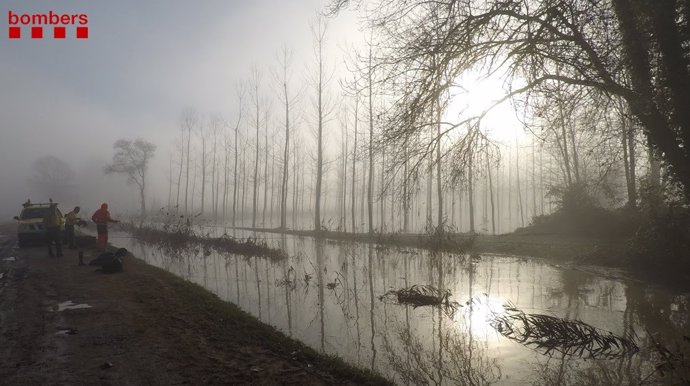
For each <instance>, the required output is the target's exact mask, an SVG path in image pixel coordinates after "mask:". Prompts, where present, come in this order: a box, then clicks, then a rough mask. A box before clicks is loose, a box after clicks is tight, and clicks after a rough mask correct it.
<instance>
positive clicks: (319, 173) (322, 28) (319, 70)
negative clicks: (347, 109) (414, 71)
mask: <svg viewBox="0 0 690 386" xmlns="http://www.w3.org/2000/svg"><path fill="white" fill-rule="evenodd" d="M327 30H328V24H327V23H326V20H325V19H324V18H323V17H321V16H319V17H317V18H316V20H314V22H312V24H311V31H312V37H313V39H314V56H315V60H316V74H315V79H314V80H313V85H314V89H315V92H316V114H317V128H316V138H317V139H316V141H317V145H316V146H317V147H316V183H315V188H314V189H315V191H314V231H315V232H319V231H320V230H321V193H322V187H321V185H322V179H323V163H324V161H323V127H324V124H325V120H326V119H327V115H328V114H329V111H328V106H326V104H325V103H324V102H325V101H324V89H325V87H326V85H327V83H328V81H329V77H328V76H327V75H326V74H325V73H324V72H325V69H324V65H325V63H324V56H323V54H324V52H323V51H324V44H325V41H326V31H327Z"/></svg>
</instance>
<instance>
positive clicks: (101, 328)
mask: <svg viewBox="0 0 690 386" xmlns="http://www.w3.org/2000/svg"><path fill="white" fill-rule="evenodd" d="M13 231H14V228H13V227H12V226H11V225H10V226H0V276H2V277H1V278H0V384H4V385H177V384H192V385H196V384H295V385H304V384H307V385H308V384H312V385H314V384H315V385H318V384H386V381H385V380H383V379H382V378H379V377H377V376H375V375H372V374H370V373H366V372H362V371H360V370H355V369H352V368H350V367H349V366H347V365H345V364H343V363H342V362H340V361H339V360H334V359H332V358H329V357H325V356H322V355H319V354H317V353H315V352H314V351H313V350H311V349H309V348H306V347H304V346H303V345H301V344H300V343H298V342H295V341H293V340H291V339H289V338H287V337H285V336H284V335H283V334H281V333H279V332H277V331H275V330H274V329H272V328H271V327H269V326H266V325H263V324H262V323H260V322H259V321H257V320H256V319H255V318H253V317H252V316H250V315H248V314H246V313H244V312H242V311H241V310H239V309H238V308H237V307H235V306H234V305H232V304H228V303H225V302H222V301H221V300H219V299H218V298H217V297H216V296H215V295H212V294H211V293H209V292H207V291H205V290H204V289H202V288H201V287H198V286H196V285H194V284H191V283H188V282H185V281H184V280H182V279H179V278H177V277H175V276H173V275H171V274H168V273H167V272H165V271H162V270H160V269H158V268H155V267H151V266H148V265H147V264H145V263H144V262H142V261H140V260H138V259H136V258H134V257H132V256H131V255H128V256H127V257H126V262H125V271H124V272H122V273H117V274H110V275H106V274H102V273H100V272H95V270H94V267H90V266H78V264H77V263H78V257H77V251H76V250H69V249H66V250H65V256H64V257H62V258H49V257H48V256H47V253H46V251H45V249H44V248H42V247H35V248H26V249H16V248H15V247H14V245H15V240H14V235H13ZM82 243H93V241H92V239H83V240H82ZM82 250H84V252H85V254H86V258H85V260H86V261H88V260H89V259H90V258H91V257H93V256H94V255H95V254H96V253H95V252H94V251H93V250H92V249H91V248H89V247H84V248H82ZM11 258H14V259H11ZM8 259H9V260H8ZM12 260H14V261H12ZM68 301H71V302H72V304H74V305H77V306H78V305H88V306H90V307H89V308H75V309H65V310H62V311H60V310H59V309H60V306H61V305H63V306H64V305H65V302H68Z"/></svg>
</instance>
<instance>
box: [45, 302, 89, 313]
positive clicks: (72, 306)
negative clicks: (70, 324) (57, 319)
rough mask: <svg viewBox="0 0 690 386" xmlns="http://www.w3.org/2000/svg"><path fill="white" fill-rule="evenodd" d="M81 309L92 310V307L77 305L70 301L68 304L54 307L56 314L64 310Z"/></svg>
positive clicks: (63, 303) (64, 303) (59, 304)
mask: <svg viewBox="0 0 690 386" xmlns="http://www.w3.org/2000/svg"><path fill="white" fill-rule="evenodd" d="M80 308H91V306H90V305H88V304H84V303H82V304H76V303H74V302H73V301H71V300H68V301H66V302H62V303H58V304H56V305H54V306H53V307H52V311H55V312H62V311H64V310H77V309H80Z"/></svg>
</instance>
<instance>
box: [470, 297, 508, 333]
mask: <svg viewBox="0 0 690 386" xmlns="http://www.w3.org/2000/svg"><path fill="white" fill-rule="evenodd" d="M504 312H505V310H504V308H503V300H501V299H497V298H493V297H488V296H477V297H475V298H474V299H473V301H470V302H469V304H467V305H465V307H464V323H465V325H466V326H467V329H468V331H469V332H470V333H471V334H472V335H475V336H478V337H488V336H491V335H498V334H497V333H496V331H495V330H494V329H493V327H491V321H492V320H493V319H495V318H496V317H497V316H500V315H502V314H503V313H504Z"/></svg>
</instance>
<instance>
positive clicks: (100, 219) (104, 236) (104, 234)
mask: <svg viewBox="0 0 690 386" xmlns="http://www.w3.org/2000/svg"><path fill="white" fill-rule="evenodd" d="M91 220H93V222H95V223H96V233H98V237H97V238H96V246H97V247H98V249H100V250H102V251H104V250H105V247H106V245H108V223H109V222H119V221H117V220H113V219H112V218H111V217H110V212H108V204H106V203H103V204H101V209H98V210H97V211H96V212H95V213H94V214H93V216H91Z"/></svg>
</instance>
